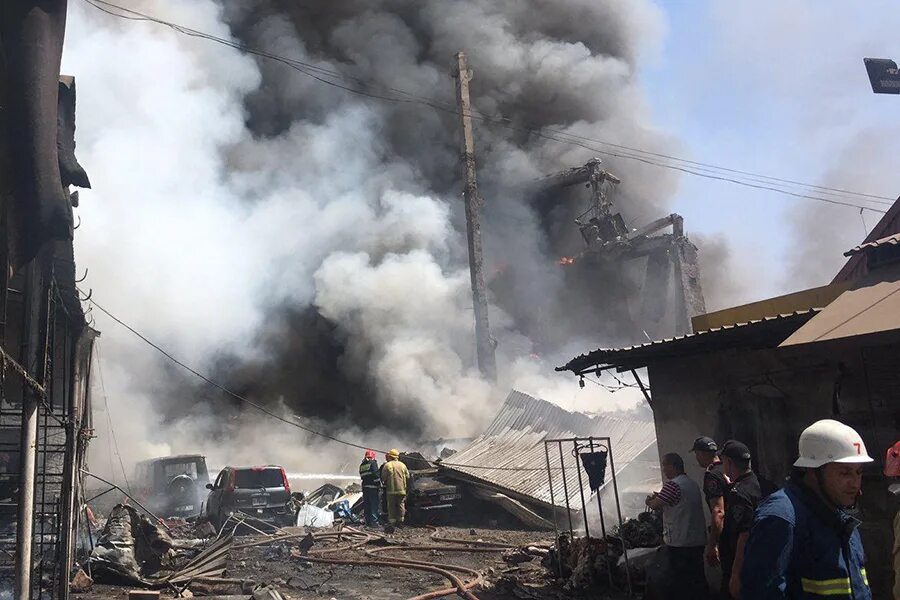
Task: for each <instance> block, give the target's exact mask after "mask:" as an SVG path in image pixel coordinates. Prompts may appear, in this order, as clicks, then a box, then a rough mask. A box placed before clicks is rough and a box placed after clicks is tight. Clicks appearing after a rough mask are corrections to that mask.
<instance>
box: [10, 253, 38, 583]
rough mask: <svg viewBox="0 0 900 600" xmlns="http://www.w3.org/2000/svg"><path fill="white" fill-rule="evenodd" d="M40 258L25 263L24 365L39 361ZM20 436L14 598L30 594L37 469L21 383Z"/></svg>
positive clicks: (32, 415)
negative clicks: (26, 264)
mask: <svg viewBox="0 0 900 600" xmlns="http://www.w3.org/2000/svg"><path fill="white" fill-rule="evenodd" d="M39 261H40V258H35V259H34V260H32V261H31V262H30V263H29V264H28V266H27V267H26V273H25V278H26V279H25V298H26V301H25V306H26V312H25V324H24V325H25V344H24V348H23V351H24V352H23V354H24V360H23V361H22V362H23V363H24V365H25V367H26V369H27V368H29V367H30V368H31V369H32V370H34V368H35V367H36V366H37V364H38V357H39V354H40V348H39V346H40V339H41V331H40V322H41V309H42V306H41V304H42V303H41V299H42V294H41V276H40V275H41V272H40V267H39ZM22 391H23V394H22V437H21V444H20V446H19V452H20V454H19V456H20V461H21V462H20V474H19V514H18V520H17V524H16V556H17V558H18V560H16V598H17V599H18V600H30V598H31V566H32V565H31V563H32V558H33V557H32V552H33V548H32V546H33V542H34V490H35V475H36V472H37V436H38V405H39V398H38V396H37V394H38V392H36V391H35V390H34V389H32V388H31V386H29V385H27V383H26V384H25V385H23V386H22Z"/></svg>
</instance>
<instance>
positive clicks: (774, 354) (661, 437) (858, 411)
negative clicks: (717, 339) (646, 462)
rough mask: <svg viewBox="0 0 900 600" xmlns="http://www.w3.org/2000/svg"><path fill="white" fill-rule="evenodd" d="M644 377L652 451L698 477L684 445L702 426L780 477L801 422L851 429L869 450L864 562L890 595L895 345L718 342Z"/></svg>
mask: <svg viewBox="0 0 900 600" xmlns="http://www.w3.org/2000/svg"><path fill="white" fill-rule="evenodd" d="M649 378H650V386H651V390H652V392H651V393H652V396H653V410H654V415H655V420H656V432H657V443H658V445H659V451H660V454H665V453H667V452H678V453H679V454H681V455H682V456H683V457H684V458H685V463H686V465H687V471H688V475H690V476H691V477H692V478H694V479H695V480H697V481H698V482H699V481H701V480H702V476H703V474H702V470H701V469H700V467H699V466H698V465H697V464H696V462H695V461H694V460H693V457H692V456H691V454H690V452H689V450H690V448H691V444H692V442H693V440H694V439H695V438H696V437H698V436H700V435H710V436H712V437H714V438H715V439H716V440H717V441H719V443H720V444H721V443H722V442H723V441H725V440H727V439H730V438H735V439H739V440H741V441H743V442H744V443H746V444H747V445H748V446H749V447H750V449H751V452H753V455H754V464H755V466H756V470H758V471H759V472H760V473H761V474H762V475H764V476H766V477H768V478H769V479H771V480H773V481H774V482H775V483H777V484H779V485H781V484H783V482H784V479H785V477H787V476H788V475H789V473H790V469H791V464H792V463H793V461H794V460H795V459H796V457H797V439H798V437H799V435H800V432H801V431H802V430H803V429H804V428H806V427H807V426H808V425H810V424H811V423H813V422H814V421H816V420H819V419H823V418H835V419H837V420H840V421H842V422H845V423H847V424H848V425H851V426H853V427H854V428H856V429H857V431H859V432H860V434H861V435H862V436H863V439H864V441H865V443H866V447H867V449H868V450H869V454H870V455H871V456H873V457H874V458H876V463H875V465H873V466H872V467H871V468H870V470H869V471H868V472H867V473H866V476H865V479H864V482H863V497H862V499H861V502H860V514H859V515H858V516H859V518H860V519H862V520H863V523H864V525H863V526H862V528H861V532H862V535H863V542H864V544H865V546H866V551H867V556H868V560H869V563H870V564H869V566H868V567H867V571H868V574H869V579H870V582H871V584H872V587H873V591H874V592H876V593H875V597H876V598H879V597H885V598H887V597H890V592H889V591H888V590H889V589H890V587H889V585H890V582H891V581H892V570H891V565H890V555H891V547H892V543H893V536H892V532H891V526H890V519H891V518H892V511H891V508H890V506H889V499H888V493H887V482H886V481H885V480H884V478H883V477H882V476H881V468H882V466H883V458H884V453H885V450H886V449H887V447H889V446H890V445H892V444H893V443H894V442H895V441H896V438H897V437H898V431H900V427H898V423H900V348H898V347H892V346H879V347H868V348H861V347H859V346H855V347H854V346H851V345H849V344H847V343H842V344H831V345H829V346H820V347H818V348H814V349H812V351H811V348H809V347H806V348H804V347H800V348H795V349H791V350H777V349H773V350H759V351H723V352H718V353H713V354H706V355H700V356H693V357H686V358H683V359H670V360H667V361H664V362H661V363H658V364H654V365H651V366H650V367H649ZM879 594H881V595H879Z"/></svg>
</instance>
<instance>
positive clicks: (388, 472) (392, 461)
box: [381, 448, 409, 525]
mask: <svg viewBox="0 0 900 600" xmlns="http://www.w3.org/2000/svg"><path fill="white" fill-rule="evenodd" d="M385 460H386V462H385V463H384V465H383V466H382V467H381V481H383V482H384V492H385V496H386V500H387V513H388V521H389V522H390V523H391V525H402V524H403V518H404V517H405V516H406V490H407V488H408V487H409V469H407V468H406V465H404V464H403V463H402V462H400V451H399V450H397V449H396V448H392V449H391V451H390V452H388V453H387V454H386V455H385Z"/></svg>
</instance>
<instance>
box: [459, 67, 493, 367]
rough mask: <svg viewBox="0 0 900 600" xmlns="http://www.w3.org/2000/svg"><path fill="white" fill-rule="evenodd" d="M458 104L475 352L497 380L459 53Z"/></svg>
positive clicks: (465, 76)
mask: <svg viewBox="0 0 900 600" xmlns="http://www.w3.org/2000/svg"><path fill="white" fill-rule="evenodd" d="M455 59H456V65H455V66H456V103H457V107H458V108H459V114H460V119H461V126H462V170H463V178H464V179H465V191H464V193H463V198H464V200H465V205H466V236H467V238H468V243H469V275H470V277H471V279H472V306H473V308H474V312H475V353H476V356H477V358H478V368H479V369H480V370H481V374H482V375H483V376H484V377H485V378H486V379H490V380H491V381H494V380H496V379H497V359H496V357H495V356H494V341H493V339H492V338H491V328H490V325H489V324H488V303H487V292H486V290H485V286H484V273H483V272H482V266H483V264H482V255H481V222H480V218H479V214H478V212H479V210H480V208H481V196H480V195H479V194H478V183H477V180H476V178H475V137H474V135H473V134H472V104H471V102H470V100H469V81H471V80H472V72H471V71H469V69H468V68H467V67H466V55H465V54H463V53H462V52H458V53H457V54H456V57H455Z"/></svg>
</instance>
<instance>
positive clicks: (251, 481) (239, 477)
mask: <svg viewBox="0 0 900 600" xmlns="http://www.w3.org/2000/svg"><path fill="white" fill-rule="evenodd" d="M234 487H236V488H238V489H240V488H245V489H246V488H279V487H284V479H283V478H282V477H281V469H277V468H271V469H240V470H238V471H235V473H234Z"/></svg>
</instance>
